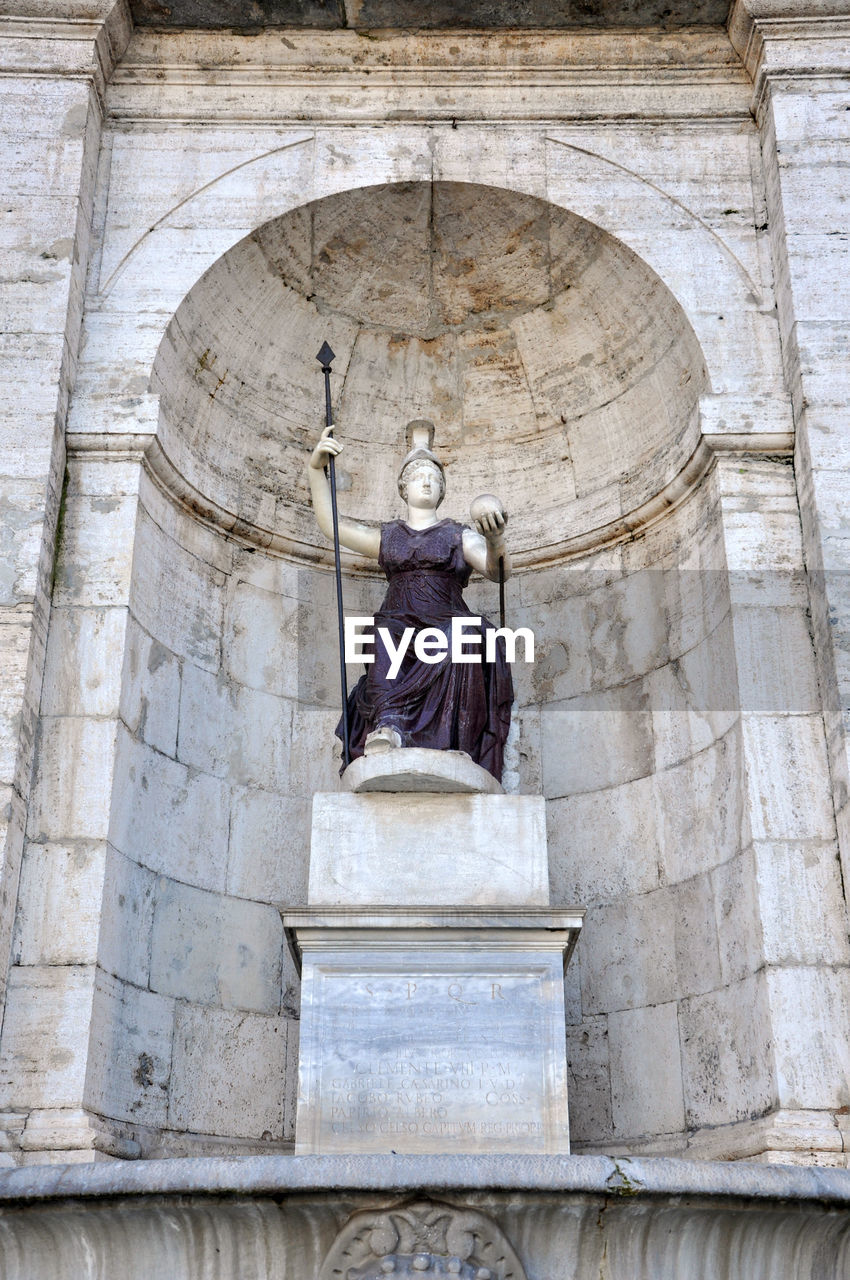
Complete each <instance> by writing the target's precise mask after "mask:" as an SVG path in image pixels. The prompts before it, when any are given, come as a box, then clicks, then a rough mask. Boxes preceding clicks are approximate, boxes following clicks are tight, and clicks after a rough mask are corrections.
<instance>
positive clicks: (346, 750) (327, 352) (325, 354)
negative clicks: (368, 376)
mask: <svg viewBox="0 0 850 1280" xmlns="http://www.w3.org/2000/svg"><path fill="white" fill-rule="evenodd" d="M316 359H317V360H318V361H319V364H320V365H321V366H322V373H323V374H324V375H325V426H327V427H331V428H333V411H332V409H331V363H332V361H333V359H334V353H333V351H332V350H331V348H330V343H328V342H327V341H326V342H323V343H322V347H321V350H320V351H319V354H318V355H317V356H316ZM331 435H333V431H332V430H331ZM327 470H328V478H329V480H330V484H331V511H332V514H333V525H334V568H335V569H336V615H337V625H338V628H339V683H340V689H341V692H342V762H343V767H344V768H346V769H347V768H348V766H349V765H350V764H351V750H350V747H349V741H348V681H347V680H346V678H345V626H344V622H343V609H342V567H341V565H340V560H339V514H338V512H337V509H336V468H335V467H334V458H333V454H329V455H328V468H327Z"/></svg>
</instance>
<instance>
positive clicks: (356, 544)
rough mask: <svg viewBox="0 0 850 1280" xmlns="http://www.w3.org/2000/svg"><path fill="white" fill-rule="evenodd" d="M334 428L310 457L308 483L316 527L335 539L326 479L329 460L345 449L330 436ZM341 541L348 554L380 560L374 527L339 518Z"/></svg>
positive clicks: (325, 432)
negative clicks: (351, 552)
mask: <svg viewBox="0 0 850 1280" xmlns="http://www.w3.org/2000/svg"><path fill="white" fill-rule="evenodd" d="M332 431H333V427H332V426H330V427H325V429H324V431H323V432H322V435H321V438H320V440H319V443H318V444H317V445H316V447H315V449H314V450H313V452H312V453H311V454H310V461H309V462H308V464H307V479H308V480H309V481H310V494H311V496H312V499H313V513H314V515H315V517H316V523H317V525H318V526H319V528H320V529H321V531H322V533H323V534H324V535H325V537H326V538H330V539H331V540H332V539H333V536H334V524H333V507H332V505H331V486H330V483H329V482H328V478H327V476H326V475H325V467H326V466H327V462H328V458H331V457H333V458H335V457H336V456H337V454H338V453H339V452H340V450H341V449H342V445H341V444H340V442H339V441H338V440H335V439H334V438H333V436H332V435H331V432H332ZM338 524H339V540H340V542H341V543H342V545H343V546H344V547H347V548H348V550H349V551H357V552H359V554H360V555H361V556H370V557H371V558H372V559H373V560H377V558H378V555H379V554H380V550H381V531H380V529H374V528H372V526H371V525H368V524H361V523H360V521H359V520H349V518H348V517H347V516H339V517H338Z"/></svg>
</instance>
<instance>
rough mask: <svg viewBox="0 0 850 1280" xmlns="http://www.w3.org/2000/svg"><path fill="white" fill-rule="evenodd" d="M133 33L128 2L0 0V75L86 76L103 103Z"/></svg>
mask: <svg viewBox="0 0 850 1280" xmlns="http://www.w3.org/2000/svg"><path fill="white" fill-rule="evenodd" d="M45 10H49V11H51V12H45ZM132 34H133V19H132V16H131V14H130V6H129V3H128V0H109V2H108V3H106V2H104V3H102V4H96V3H95V4H82V3H80V4H74V3H66V4H57V5H48V4H38V3H33V4H26V3H25V2H22V3H20V4H4V3H2V0H0V76H17V77H23V78H38V79H44V78H51V79H74V80H89V81H91V83H92V85H93V87H94V88H95V90H96V91H97V94H98V97H99V99H100V100H101V102H102V101H103V98H104V95H105V92H106V86H107V84H108V83H109V81H110V80H111V78H112V74H113V72H114V70H115V67H116V66H117V64H118V61H119V59H120V58H121V57H122V56H123V54H124V51H125V50H126V48H127V46H128V44H129V43H130V37H131V36H132Z"/></svg>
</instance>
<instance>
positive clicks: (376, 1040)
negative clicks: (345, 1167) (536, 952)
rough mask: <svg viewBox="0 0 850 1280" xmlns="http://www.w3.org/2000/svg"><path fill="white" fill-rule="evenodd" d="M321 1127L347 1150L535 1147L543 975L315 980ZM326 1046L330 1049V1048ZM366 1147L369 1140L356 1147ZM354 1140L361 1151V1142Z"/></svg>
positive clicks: (542, 1099)
mask: <svg viewBox="0 0 850 1280" xmlns="http://www.w3.org/2000/svg"><path fill="white" fill-rule="evenodd" d="M322 981H323V991H322V1002H323V1011H324V1017H323V1032H322V1036H323V1044H324V1046H326V1048H325V1052H324V1053H323V1055H322V1058H323V1062H322V1081H321V1086H320V1093H321V1097H322V1099H323V1116H322V1126H323V1128H326V1129H327V1128H329V1129H330V1132H331V1133H332V1134H333V1135H334V1137H335V1138H336V1139H337V1140H339V1141H341V1142H342V1145H343V1146H345V1139H346V1138H348V1139H349V1140H350V1141H351V1144H352V1149H354V1147H355V1146H360V1149H363V1147H364V1146H365V1148H366V1149H370V1148H371V1149H376V1148H378V1149H379V1144H380V1143H381V1140H382V1139H384V1140H386V1141H385V1144H384V1149H387V1148H389V1149H391V1148H392V1145H393V1143H392V1140H393V1138H396V1137H399V1138H400V1137H404V1138H405V1139H407V1140H408V1143H407V1144H406V1148H407V1149H411V1146H410V1140H413V1149H415V1140H416V1139H421V1140H422V1141H423V1142H428V1141H429V1140H430V1141H432V1142H433V1139H434V1138H440V1139H448V1140H450V1145H454V1141H455V1140H456V1141H457V1145H458V1146H461V1147H466V1146H470V1147H473V1148H474V1147H475V1146H477V1145H478V1143H479V1140H480V1141H482V1142H486V1140H487V1139H494V1138H498V1139H502V1140H503V1141H504V1142H505V1145H506V1146H507V1147H508V1148H509V1147H510V1145H511V1143H512V1141H517V1143H518V1144H519V1145H520V1146H521V1147H522V1149H524V1150H528V1149H535V1148H541V1149H542V1141H543V1137H544V1123H543V1116H544V1111H545V1107H546V1089H547V1082H546V1079H545V1070H544V1053H543V1049H542V1046H543V1044H544V1043H545V1041H546V1040H547V1036H546V1028H545V1025H544V1023H545V1018H546V1000H545V990H544V983H543V981H542V976H541V975H540V974H539V973H528V972H527V971H526V972H519V973H510V972H509V973H505V974H497V975H481V974H471V975H470V974H466V975H460V976H451V977H449V976H441V975H434V974H415V975H405V976H404V977H398V976H395V975H393V976H388V975H386V974H385V973H383V974H373V975H362V974H359V975H357V976H356V977H355V975H353V974H350V973H349V974H338V975H337V974H332V973H328V972H325V973H324V974H323V978H322ZM328 1046H332V1047H331V1048H328ZM364 1140H365V1141H364ZM361 1144H362V1145H361Z"/></svg>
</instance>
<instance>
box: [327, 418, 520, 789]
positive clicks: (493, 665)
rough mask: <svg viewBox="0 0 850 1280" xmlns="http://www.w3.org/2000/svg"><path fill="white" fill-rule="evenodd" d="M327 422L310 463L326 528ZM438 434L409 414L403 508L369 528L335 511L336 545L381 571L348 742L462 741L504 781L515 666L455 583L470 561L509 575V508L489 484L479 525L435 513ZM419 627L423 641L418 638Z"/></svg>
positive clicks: (477, 512) (368, 749) (369, 746)
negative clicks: (398, 515) (400, 515)
mask: <svg viewBox="0 0 850 1280" xmlns="http://www.w3.org/2000/svg"><path fill="white" fill-rule="evenodd" d="M331 431H332V428H330V427H328V428H326V429H325V431H324V432H323V434H322V437H321V439H320V440H319V442H318V444H317V445H316V448H315V449H314V450H313V453H312V455H311V457H310V462H309V466H308V475H309V479H310V491H311V493H312V495H313V509H314V511H315V514H316V520H317V523H318V525H319V528H320V529H321V530H322V532H323V533H324V534H325V536H326V537H328V538H331V537H332V536H333V512H332V507H331V494H330V486H329V485H328V481H327V479H326V477H325V474H324V467H325V465H326V462H327V459H328V457H336V456H337V455H338V454H339V452H340V449H341V448H342V445H341V444H340V443H339V441H338V440H335V439H334V438H333V436H332V435H331V434H330V433H331ZM433 439H434V428H433V426H432V425H431V424H430V423H424V422H417V423H411V424H410V441H409V443H410V444H411V448H410V450H409V452H408V454H407V456H406V457H405V459H404V461H403V463H402V466H401V470H400V471H399V475H398V491H399V495H400V496H401V498H402V499H403V501H404V502H405V504H406V507H407V515H406V519H404V520H389V521H387V522H386V523H384V524H382V525H381V527H380V529H374V528H372V527H370V526H369V525H366V524H362V523H360V522H359V521H357V520H351V519H349V518H347V517H345V516H339V517H338V527H339V540H340V542H341V543H342V545H343V546H345V547H348V549H349V550H351V551H357V552H359V553H360V554H361V555H364V556H369V557H371V558H373V559H377V561H378V563H379V564H380V566H381V568H382V569H383V571H384V573H385V574H386V577H387V582H388V587H387V593H386V596H385V597H384V600H383V603H382V605H381V608H380V610H379V612H378V613H377V614H376V615H375V620H374V622H375V626H374V654H371V653H370V654H369V657H370V658H372V661H370V662H369V663H368V665H367V669H366V674H365V675H364V676H362V677H361V679H360V680H359V681H358V683H357V685H356V686H355V688H354V689H353V690H352V692H351V695H350V697H349V700H348V724H349V733H350V751H351V756H352V758H353V759H355V758H356V757H358V756H361V755H363V754H364V753H366V754H371V753H372V752H373V751H378V750H389V749H391V748H394V747H427V748H431V749H435V750H445V751H465V752H466V753H467V754H468V755H469V756H470V757H471V758H472V759H473V760H474V761H475V762H476V764H480V765H481V766H482V767H483V768H485V769H487V770H489V772H490V773H491V774H493V776H494V777H495V778H496V779H498V780H501V774H502V755H503V750H504V745H505V740H506V738H507V736H508V729H509V728H510V719H511V703H512V701H513V684H512V681H511V674H510V668H509V666H508V663H507V659H506V655H505V644H504V639H503V637H501V636H499V635H497V634H496V629H495V628H494V627H493V624H492V623H491V622H489V621H488V620H487V619H486V618H482V617H480V616H478V615H473V614H472V613H471V611H470V610H469V609H468V608H467V606H466V603H465V601H464V599H463V594H462V591H463V588H464V587H465V586H466V584H467V582H468V581H469V577H470V574H471V573H472V570H473V569H476V570H478V571H479V572H480V573H483V574H484V575H485V576H486V577H488V578H490V579H491V580H492V581H494V582H497V581H499V566H500V562H501V565H502V569H503V572H504V575H505V577H507V576H508V574H509V572H510V560H509V557H508V553H507V549H506V547H505V541H504V531H505V525H506V523H507V513H506V512H505V510H504V508H503V506H502V504H501V502H500V501H499V500H498V499H497V498H494V497H492V496H490V495H485V496H484V497H483V498H479V499H476V502H475V503H473V510H472V513H471V514H472V521H473V523H474V525H475V528H469V527H467V526H465V525H462V524H460V523H459V522H458V521H456V520H451V519H440V518H439V517H438V515H437V509H438V507H439V506H440V504H441V502H442V501H443V498H444V497H445V492H446V479H445V472H444V470H443V466H442V463H441V462H440V460H439V458H438V457H437V455H436V454H435V453H434V452H433V447H432V446H433ZM425 631H427V633H428V636H427V644H428V647H427V649H426V648H425V647H424V643H423V645H420V644H418V643H416V642H415V641H416V637H417V636H418V635H419V633H421V632H425ZM425 639H426V637H423V642H424V640H425ZM337 734H338V735H340V736H341V732H340V729H339V728H338V729H337Z"/></svg>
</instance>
